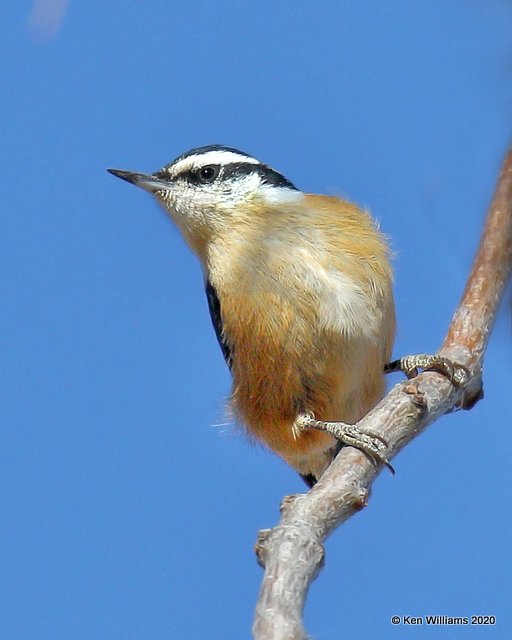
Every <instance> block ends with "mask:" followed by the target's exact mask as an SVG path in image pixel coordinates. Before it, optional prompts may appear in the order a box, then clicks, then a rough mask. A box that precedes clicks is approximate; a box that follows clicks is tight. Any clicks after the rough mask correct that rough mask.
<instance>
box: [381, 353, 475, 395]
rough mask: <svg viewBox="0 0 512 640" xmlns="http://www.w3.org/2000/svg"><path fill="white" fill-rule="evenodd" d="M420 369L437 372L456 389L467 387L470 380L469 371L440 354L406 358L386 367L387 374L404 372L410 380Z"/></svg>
mask: <svg viewBox="0 0 512 640" xmlns="http://www.w3.org/2000/svg"><path fill="white" fill-rule="evenodd" d="M419 369H423V371H436V372H437V373H440V374H441V375H443V376H445V377H446V378H448V380H449V381H450V382H451V383H452V384H454V385H455V386H456V387H461V388H462V387H465V386H466V384H467V383H468V381H469V379H470V374H469V371H468V369H467V368H466V367H465V366H463V365H461V364H457V363H455V362H452V360H450V359H449V358H446V357H445V356H442V355H439V354H432V355H431V354H428V353H419V354H417V355H414V356H404V357H403V358H400V359H398V360H394V361H393V362H390V363H389V364H387V365H386V366H385V367H384V371H385V373H391V372H394V371H402V372H403V373H405V375H406V376H407V377H408V378H415V377H416V376H417V375H418V371H419Z"/></svg>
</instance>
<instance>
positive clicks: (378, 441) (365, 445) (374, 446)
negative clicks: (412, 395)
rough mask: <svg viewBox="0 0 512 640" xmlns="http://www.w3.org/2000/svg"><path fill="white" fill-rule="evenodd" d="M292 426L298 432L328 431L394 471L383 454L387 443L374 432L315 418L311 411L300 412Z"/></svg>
mask: <svg viewBox="0 0 512 640" xmlns="http://www.w3.org/2000/svg"><path fill="white" fill-rule="evenodd" d="M294 428H295V429H296V430H297V431H299V432H300V431H302V430H304V429H316V430H318V431H325V432H327V433H330V434H331V435H333V436H334V437H335V438H336V439H337V440H339V441H340V442H342V443H343V444H344V445H347V446H350V447H355V448H356V449H359V451H362V452H363V453H365V454H366V455H367V456H369V458H370V459H371V460H372V461H373V462H377V463H379V464H384V465H386V467H387V468H388V469H389V470H390V471H391V473H393V474H394V473H395V470H394V469H393V467H392V466H391V464H390V462H389V461H388V460H387V458H386V457H385V456H384V455H383V451H385V450H386V449H387V447H388V443H387V442H386V440H384V438H382V437H381V436H379V435H377V434H375V433H365V432H364V431H361V429H359V428H358V427H357V426H356V425H353V424H346V423H344V422H330V421H325V420H316V419H315V417H314V415H313V414H312V413H303V414H300V415H299V416H298V417H297V418H296V420H295V424H294Z"/></svg>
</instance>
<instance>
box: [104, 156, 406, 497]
mask: <svg viewBox="0 0 512 640" xmlns="http://www.w3.org/2000/svg"><path fill="white" fill-rule="evenodd" d="M109 171H110V172H111V173H113V174H114V175H115V176H118V177H119V178H122V179H123V180H127V181H128V182H131V183H133V184H135V185H137V186H139V187H142V188H143V189H145V190H146V191H149V192H151V193H153V194H154V195H155V196H156V198H157V200H158V201H159V202H160V203H161V204H162V205H163V207H164V208H165V210H166V211H167V212H168V214H169V215H170V217H171V218H172V220H173V221H174V222H175V223H176V225H177V226H178V228H179V229H180V230H181V232H182V234H183V236H184V238H185V240H186V242H187V243H188V245H189V246H190V247H191V249H192V250H193V251H194V252H195V253H196V255H197V256H198V258H199V260H200V261H201V264H202V267H203V271H204V278H205V286H206V295H207V298H208V305H209V308H210V314H211V318H212V321H213V326H214V328H215V332H216V334H217V339H218V341H219V344H220V347H221V349H222V352H223V354H224V358H225V359H226V362H227V364H228V365H229V367H230V369H231V373H232V376H233V389H232V395H231V406H232V408H233V411H234V415H235V416H236V418H237V419H238V420H239V421H240V422H241V423H242V424H243V425H244V426H245V427H246V429H247V431H248V433H249V434H250V435H251V436H253V437H254V438H256V439H257V440H259V441H260V442H262V443H263V444H265V445H266V446H267V447H269V448H270V449H272V450H273V451H275V452H276V453H277V454H278V455H279V456H281V458H283V459H284V460H285V461H286V462H288V463H289V464H290V465H291V466H292V467H293V468H294V469H296V470H297V471H298V473H299V474H300V475H301V476H302V477H303V478H304V480H305V481H306V482H307V483H308V484H310V485H312V484H314V483H315V481H316V480H317V479H318V478H319V477H320V476H321V474H322V473H323V471H324V470H325V469H326V467H327V466H328V465H329V463H330V462H331V460H332V459H333V457H334V456H335V455H336V453H337V451H338V450H339V447H340V442H341V443H345V444H349V445H353V446H356V447H357V448H359V449H361V450H363V451H365V452H367V453H369V454H370V455H373V456H374V457H377V458H378V459H380V460H381V461H382V458H380V451H381V449H382V440H381V439H380V438H378V436H372V435H371V434H364V433H361V432H360V431H359V430H358V429H356V428H355V427H353V426H352V424H353V423H355V422H357V421H358V420H359V419H360V418H361V417H362V416H363V415H364V414H366V413H367V412H368V411H369V410H370V409H371V408H372V407H373V406H374V405H375V404H376V403H377V402H378V401H379V399H380V398H381V397H382V395H383V392H384V365H385V364H386V363H387V362H388V361H389V358H390V355H391V348H392V343H393V338H394V332H395V309H394V303H393V293H392V274H391V268H390V264H389V251H388V247H387V246H386V242H385V239H384V237H383V236H382V234H381V233H380V232H379V230H378V228H377V226H376V224H375V222H374V221H373V220H372V218H371V217H370V215H369V214H368V213H367V212H365V211H362V210H361V209H359V208H358V207H357V206H355V205H354V204H351V203H350V202H346V201H345V200H342V199H340V198H336V197H332V196H322V195H313V194H307V193H303V192H302V191H299V190H298V189H297V188H296V187H295V186H294V185H293V184H292V183H291V182H290V181H289V180H288V179H287V178H285V177H284V176H283V175H282V174H280V173H278V172H277V171H275V170H274V169H272V168H271V167H269V166H268V165H265V164H263V163H262V162H260V161H259V160H256V159H255V158H253V157H252V156H249V155H247V154H245V153H242V152H241V151H238V150H236V149H232V148H230V147H224V146H220V145H214V146H207V147H201V148H197V149H192V150H191V151H189V152H188V153H185V154H183V155H181V156H179V157H178V158H177V159H176V160H174V161H173V162H171V163H170V164H168V165H167V166H165V167H164V168H163V169H162V170H160V171H157V172H156V173H153V174H150V175H147V174H141V173H133V172H130V171H120V170H117V169H109ZM331 421H336V422H331ZM331 425H335V427H336V428H332V427H331ZM308 427H313V428H312V429H311V428H308ZM318 429H322V430H318ZM329 431H330V433H329ZM333 432H334V433H336V438H335V437H333V435H332V433H333Z"/></svg>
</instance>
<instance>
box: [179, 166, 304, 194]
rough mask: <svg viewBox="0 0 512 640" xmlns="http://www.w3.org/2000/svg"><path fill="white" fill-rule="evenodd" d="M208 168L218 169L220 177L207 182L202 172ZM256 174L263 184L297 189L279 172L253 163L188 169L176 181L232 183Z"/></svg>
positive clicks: (199, 183) (198, 183)
mask: <svg viewBox="0 0 512 640" xmlns="http://www.w3.org/2000/svg"><path fill="white" fill-rule="evenodd" d="M206 167H208V168H210V167H211V168H214V167H215V168H218V170H219V173H218V177H217V176H215V178H213V179H212V180H210V181H208V180H205V179H204V177H202V176H201V171H202V170H203V169H205V168H206ZM254 173H256V174H258V175H259V176H260V177H261V181H262V183H263V184H268V185H273V186H276V187H285V188H287V189H295V190H296V189H297V188H296V187H295V185H294V184H293V183H292V182H290V180H288V178H285V177H284V176H283V175H282V174H281V173H279V172H278V171H275V170H274V169H272V168H271V167H268V166H267V165H265V164H254V163H252V162H231V163H229V164H225V165H222V166H219V165H213V164H212V165H205V167H199V168H197V169H187V170H186V171H183V172H182V173H179V174H178V175H176V176H175V177H174V179H175V180H184V181H186V182H188V183H190V184H194V185H204V184H211V183H212V182H215V181H216V180H218V179H220V180H221V181H224V180H226V181H232V180H236V179H237V178H243V177H245V176H248V175H250V174H254Z"/></svg>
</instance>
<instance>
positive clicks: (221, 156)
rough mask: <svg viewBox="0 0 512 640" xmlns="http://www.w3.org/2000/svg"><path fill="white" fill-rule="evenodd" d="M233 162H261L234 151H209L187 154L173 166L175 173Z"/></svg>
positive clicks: (172, 169)
mask: <svg viewBox="0 0 512 640" xmlns="http://www.w3.org/2000/svg"><path fill="white" fill-rule="evenodd" d="M233 162H244V163H247V164H261V162H260V161H259V160H256V158H252V157H251V156H246V155H244V154H243V153H235V152H234V151H207V152H206V153H199V154H197V155H192V156H187V157H186V158H183V160H180V161H179V162H177V163H176V164H175V165H174V166H172V167H171V171H172V172H173V173H174V174H178V173H181V172H182V171H188V170H189V169H197V168H198V167H204V166H205V165H207V164H220V165H224V164H231V163H233Z"/></svg>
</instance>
